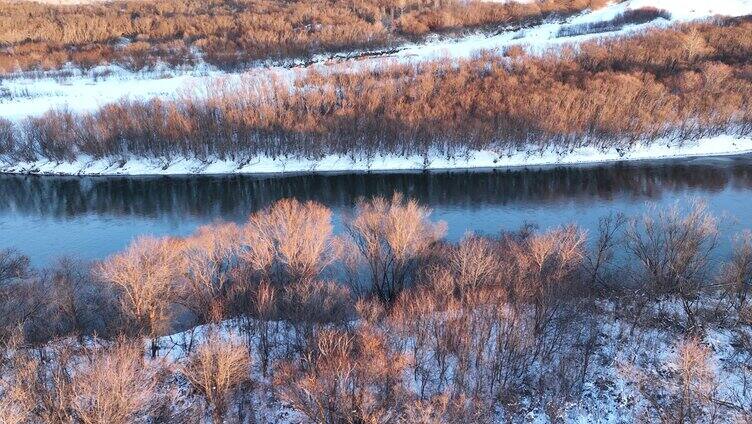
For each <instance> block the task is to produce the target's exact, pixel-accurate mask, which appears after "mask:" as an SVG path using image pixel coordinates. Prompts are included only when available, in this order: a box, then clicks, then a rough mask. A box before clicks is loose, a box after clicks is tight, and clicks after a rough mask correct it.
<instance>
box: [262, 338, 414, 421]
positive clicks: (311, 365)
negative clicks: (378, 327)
mask: <svg viewBox="0 0 752 424" xmlns="http://www.w3.org/2000/svg"><path fill="white" fill-rule="evenodd" d="M404 367H405V361H404V358H402V357H401V356H400V355H399V354H398V353H396V352H393V351H391V350H390V348H389V346H388V345H387V344H386V343H385V340H384V338H383V336H382V335H380V334H379V333H378V332H374V331H372V330H370V329H361V330H358V331H357V332H356V333H350V332H345V331H331V330H325V331H322V332H320V333H319V334H318V337H317V342H316V345H315V347H314V349H313V350H312V351H311V352H309V353H308V354H307V355H304V356H303V358H302V359H300V360H297V361H293V362H288V363H285V364H283V365H282V366H281V367H280V369H279V371H278V372H277V375H276V377H275V387H276V390H277V392H278V393H279V395H280V396H281V397H282V398H283V399H284V400H285V401H287V402H290V403H291V404H292V405H293V406H294V407H295V409H297V410H299V411H301V412H303V413H304V414H305V415H306V416H307V417H308V418H309V419H310V420H312V421H314V422H318V423H327V424H335V423H342V422H367V423H375V422H383V421H385V420H387V419H389V417H394V416H395V414H398V413H399V412H398V411H400V409H401V407H402V404H401V399H402V396H404V390H405V389H404V387H403V386H402V372H403V370H404Z"/></svg>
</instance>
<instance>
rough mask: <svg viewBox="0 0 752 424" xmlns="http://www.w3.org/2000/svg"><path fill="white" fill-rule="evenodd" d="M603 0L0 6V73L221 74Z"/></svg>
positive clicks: (515, 21) (536, 19) (183, 0)
mask: <svg viewBox="0 0 752 424" xmlns="http://www.w3.org/2000/svg"><path fill="white" fill-rule="evenodd" d="M605 3H606V2H605V1H604V0H538V1H536V2H529V3H516V2H513V3H504V4H500V3H487V2H481V1H471V2H459V1H455V0H430V1H429V0H409V1H389V0H387V1H382V0H345V1H339V0H337V1H334V0H297V1H280V0H242V1H229V0H210V1H203V0H180V1H174V0H157V1H147V2H144V1H117V2H112V3H110V2H108V3H107V4H87V5H75V6H55V5H44V4H38V3H32V2H11V3H3V4H0V47H3V46H4V48H3V49H2V50H0V75H2V73H10V72H14V71H17V70H48V69H57V68H60V67H61V66H62V65H64V64H66V63H73V64H74V65H75V66H78V67H81V68H91V67H93V66H96V65H102V64H108V63H109V64H119V65H122V66H125V67H126V68H129V69H132V70H139V69H142V68H145V67H151V66H153V65H155V64H156V63H157V62H160V61H161V62H165V63H168V64H170V65H173V66H174V65H185V64H187V65H190V64H191V63H193V62H195V61H196V60H197V59H199V57H200V58H201V59H204V60H205V61H207V62H209V63H211V64H213V65H217V66H220V67H223V68H232V67H237V66H240V65H243V64H246V63H248V62H250V61H254V60H269V59H272V60H276V59H284V58H307V57H310V56H311V55H313V54H316V53H321V52H336V51H351V50H354V49H361V48H377V47H384V46H389V45H392V44H394V43H396V42H398V41H400V40H405V39H414V38H416V37H421V36H424V35H426V34H428V33H445V32H449V31H462V30H469V29H480V28H484V27H489V26H495V27H498V26H522V25H531V24H536V23H540V22H542V21H543V20H544V19H547V18H550V17H552V16H554V15H558V16H568V15H571V14H573V13H576V12H579V11H582V10H584V9H588V8H595V7H600V6H602V5H604V4H605Z"/></svg>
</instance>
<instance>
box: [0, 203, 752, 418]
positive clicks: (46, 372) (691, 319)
mask: <svg viewBox="0 0 752 424" xmlns="http://www.w3.org/2000/svg"><path fill="white" fill-rule="evenodd" d="M718 225H719V224H718V222H717V220H716V218H715V217H714V216H713V215H712V214H710V213H709V212H708V211H707V209H706V208H705V207H704V206H703V205H702V204H700V203H698V204H697V205H695V206H694V207H691V208H689V209H686V210H684V209H679V208H678V207H677V208H674V209H669V210H661V211H651V212H648V213H647V214H646V215H645V216H644V217H643V216H635V217H624V216H617V215H614V216H608V217H604V218H603V219H602V220H601V222H600V225H599V230H598V231H596V232H595V233H593V234H591V235H586V234H585V233H584V232H583V231H581V230H580V229H578V228H577V227H575V226H566V227H560V228H554V229H549V230H546V231H539V230H536V229H535V228H534V227H530V226H526V227H524V228H521V229H519V230H515V231H505V232H502V233H500V234H497V235H488V236H476V235H467V236H466V237H465V238H464V239H463V240H462V241H460V242H456V243H454V242H448V241H446V240H444V238H443V234H444V231H445V229H446V228H445V226H444V225H443V224H442V223H440V222H434V221H432V220H431V219H430V210H428V209H426V208H424V207H422V206H420V205H419V204H417V203H416V202H414V201H411V200H406V199H404V198H402V197H401V196H399V195H395V196H394V197H392V198H373V199H364V200H362V201H361V202H360V203H358V205H357V207H356V208H355V209H354V211H353V213H352V214H349V215H348V216H346V217H344V221H343V226H344V229H345V230H344V232H343V233H341V234H338V235H337V234H334V232H333V224H332V216H331V212H330V211H329V210H328V209H327V208H325V207H323V206H321V205H320V204H317V203H314V202H306V203H301V202H298V201H296V200H292V199H287V200H282V201H279V202H277V203H275V204H273V205H271V206H270V207H268V208H266V209H264V210H261V211H259V212H256V213H254V214H253V215H252V216H251V217H250V218H249V219H248V221H247V222H246V223H244V224H242V225H235V224H226V223H216V224H212V225H209V226H205V227H202V228H200V229H199V230H198V231H197V232H196V233H195V234H194V235H191V236H189V237H185V238H177V237H170V238H162V239H157V238H150V237H145V238H141V239H138V240H136V241H134V242H133V244H131V245H130V246H129V247H128V248H127V249H126V250H124V251H122V252H120V253H117V254H115V255H113V256H111V257H109V258H107V259H104V260H101V261H98V262H96V263H93V264H84V263H80V262H77V261H75V260H72V259H62V260H61V261H60V262H59V263H58V264H57V265H55V266H53V267H51V268H50V269H47V270H44V271H36V270H33V269H32V268H31V267H30V266H29V261H28V259H27V258H25V257H24V256H23V255H22V254H20V253H19V252H15V251H12V250H6V251H2V252H0V323H1V324H2V325H0V342H1V343H0V359H1V360H0V410H2V411H3V412H4V416H3V419H4V421H3V422H4V423H8V424H10V423H69V422H76V423H105V422H106V423H115V424H121V423H122V424H125V423H132V422H213V423H220V422H259V421H257V420H258V419H262V420H263V419H266V420H267V421H263V422H273V421H274V420H276V419H281V418H280V417H276V418H275V417H273V416H266V417H265V415H266V414H273V412H270V411H271V410H270V409H265V408H268V406H269V403H271V404H275V405H278V407H279V405H286V406H284V408H288V413H290V411H294V413H295V414H297V415H295V416H296V417H299V418H297V419H299V420H301V421H303V422H317V423H332V424H335V423H384V422H397V423H426V424H429V423H440V422H442V423H443V422H448V423H468V422H473V423H475V422H478V423H483V422H501V421H503V422H516V421H519V422H523V421H525V418H524V417H526V416H527V417H529V415H527V413H528V412H530V411H537V413H540V414H542V415H543V416H546V417H548V419H549V420H551V421H557V420H559V419H563V418H564V417H565V415H564V414H565V413H566V410H567V409H568V408H571V407H572V405H576V404H578V403H579V402H580V401H584V400H585V399H584V398H583V396H586V393H592V391H593V390H594V389H593V387H594V386H593V384H595V385H596V386H597V387H600V388H601V389H602V390H603V391H604V392H605V393H608V391H609V390H610V389H609V388H612V387H613V386H614V385H615V384H617V383H616V381H617V380H619V379H620V380H619V381H623V382H624V383H623V384H626V385H630V387H631V390H633V392H634V397H633V398H631V400H630V402H632V403H631V406H629V407H628V410H629V411H630V413H631V414H633V415H632V416H629V417H627V416H625V417H623V418H624V419H626V420H627V421H630V420H635V421H636V422H663V423H686V422H716V421H714V420H715V419H717V417H726V418H729V419H730V417H736V418H737V419H739V420H740V421H738V422H748V421H745V420H749V419H750V416H752V415H750V414H752V392H750V389H749V387H748V385H746V384H740V385H738V386H735V385H732V386H731V387H727V386H724V384H732V383H733V382H735V381H739V379H745V380H744V381H746V379H748V378H749V377H750V375H749V368H748V366H747V365H746V364H748V361H749V358H750V356H749V355H750V354H751V353H752V344H750V340H752V339H751V338H750V333H749V323H750V310H751V309H750V308H751V305H750V297H749V289H750V287H751V285H752V236H750V234H749V233H744V234H741V235H739V236H738V237H737V238H735V240H734V249H733V252H732V254H731V255H730V256H729V257H719V254H718V249H717V246H718V244H719V236H718ZM197 325H200V327H195V326H197ZM169 334H172V335H171V336H168V335H169ZM711 335H712V336H711ZM721 335H723V337H725V338H727V339H729V340H732V341H730V342H729V343H731V346H733V348H731V349H734V353H733V354H731V355H727V354H725V353H724V350H720V351H719V350H715V349H716V348H714V347H713V346H716V347H717V346H718V345H717V341H716V342H714V343H716V344H715V345H713V344H711V343H710V341H711V340H718V338H719V337H720V336H721ZM722 354H723V355H725V356H723V358H724V362H723V363H722V364H721V365H716V364H715V362H714V361H715V360H716V359H714V358H717V357H718V355H722ZM604 369H610V370H613V372H614V374H604V371H603V370H604ZM731 389H736V390H737V391H732V390H731ZM599 402H603V405H602V406H603V407H604V408H605V407H606V400H604V399H601V400H599ZM272 409H273V408H272ZM714 417H716V418H714ZM209 420H211V421H209ZM721 421H725V422H728V421H726V420H725V419H723V420H721ZM717 422H720V421H717Z"/></svg>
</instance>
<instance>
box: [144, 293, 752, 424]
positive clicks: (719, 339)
mask: <svg viewBox="0 0 752 424" xmlns="http://www.w3.org/2000/svg"><path fill="white" fill-rule="evenodd" d="M699 305H700V306H699V307H698V310H699V311H703V310H705V311H711V310H713V309H714V308H718V307H720V306H722V308H721V309H720V310H723V311H725V312H727V316H726V317H725V319H722V320H721V321H720V322H708V323H707V326H706V327H705V328H704V336H703V337H702V341H701V343H702V345H704V346H706V347H707V348H708V349H709V354H710V355H709V358H708V363H707V364H708V366H709V370H710V372H709V373H708V375H706V378H707V381H703V382H702V383H703V384H706V385H707V386H708V390H709V391H710V395H711V399H712V402H708V403H709V405H708V406H707V407H706V408H711V407H714V408H718V410H716V411H714V413H715V414H720V416H725V417H726V419H721V420H720V421H707V420H705V419H704V418H707V417H709V416H712V413H713V412H710V411H707V410H706V411H704V413H705V414H706V416H705V417H703V418H700V419H698V420H696V421H687V422H698V423H704V422H748V421H743V420H741V418H743V417H744V416H745V415H744V413H745V412H748V408H749V406H748V405H749V401H750V396H751V395H752V391H750V389H749V384H748V381H749V378H750V368H749V366H748V361H749V353H748V351H746V350H745V347H744V345H743V343H740V341H742V340H744V339H745V337H749V335H750V334H749V329H748V327H746V326H745V325H744V324H740V323H738V321H737V318H736V317H735V316H734V314H735V313H734V312H733V310H731V308H730V306H729V305H726V304H724V303H716V301H715V299H703V301H701V302H700V303H699ZM588 313H589V314H593V316H592V317H591V319H593V321H594V322H597V325H596V327H595V329H594V330H593V333H594V334H595V343H594V345H593V351H592V352H591V358H590V360H589V363H590V365H589V366H588V368H587V370H586V372H585V373H584V375H583V376H582V378H583V381H582V383H583V384H582V391H581V392H580V393H579V394H578V396H577V398H575V399H571V400H569V401H567V402H565V403H564V404H563V405H562V408H561V410H560V411H559V412H558V414H557V415H558V417H557V418H558V419H556V420H553V419H551V417H550V416H548V414H547V411H546V410H545V409H544V408H542V407H541V406H540V405H538V403H542V401H541V399H543V398H544V397H545V396H546V395H547V394H546V393H545V389H541V388H540V387H534V386H535V385H531V386H530V391H529V392H527V393H525V394H523V395H522V396H521V397H520V398H517V399H516V402H515V406H514V408H513V409H512V410H509V411H506V410H504V408H503V407H499V408H498V409H497V413H498V416H497V417H496V418H495V419H494V420H493V422H510V423H540V424H545V423H552V422H561V423H581V424H584V423H636V422H661V421H657V420H653V419H650V418H651V415H652V414H654V413H655V412H656V411H661V410H662V412H664V413H670V411H672V409H671V406H670V405H669V403H670V402H671V400H672V399H671V398H670V396H672V393H673V395H676V394H677V393H679V392H680V391H681V390H682V385H681V383H682V381H681V377H680V370H679V369H678V368H679V363H678V355H679V348H680V344H681V342H682V340H683V339H684V337H685V335H684V334H683V332H682V330H681V324H680V323H682V322H684V321H685V318H684V317H683V312H682V309H681V306H680V305H679V303H678V301H674V300H665V301H655V302H653V303H651V304H650V305H648V307H647V308H646V310H645V311H644V312H642V317H641V318H640V319H636V320H633V319H632V317H630V315H629V313H627V314H624V313H623V311H621V310H619V308H618V307H617V306H616V305H615V304H613V303H612V302H609V301H603V302H598V307H597V308H596V310H592V311H588ZM352 324H353V325H356V326H357V325H358V324H357V322H354V323H352ZM274 325H275V326H277V328H278V330H277V331H276V332H275V338H276V341H275V342H274V343H273V345H275V346H277V349H279V350H283V346H285V345H286V343H289V340H290V339H291V338H292V337H293V335H294V330H293V329H292V328H291V327H290V326H289V324H288V323H285V322H284V321H279V322H275V323H274ZM242 328H243V324H242V323H240V322H237V321H234V320H228V321H224V322H222V323H221V324H219V325H216V324H213V325H204V326H199V327H195V328H192V329H190V330H188V331H184V332H181V333H177V334H173V335H170V336H164V337H162V338H160V339H159V341H158V344H159V346H160V348H161V350H160V356H162V357H165V358H168V359H169V360H170V361H175V362H180V361H182V360H184V358H186V357H187V356H188V355H190V352H189V351H188V350H187V347H188V346H193V347H195V346H197V345H199V344H200V343H202V341H203V340H205V339H206V338H207V337H208V334H210V333H213V334H219V335H221V337H222V338H224V339H226V340H233V341H235V342H237V343H238V344H240V343H243V341H244V340H246V337H247V334H245V333H243V329H242ZM383 330H385V331H389V327H388V326H386V328H385V329H383ZM252 337H255V336H252ZM399 337H400V336H397V338H399ZM406 345H408V346H409V343H406ZM146 349H147V350H148V342H147V345H146ZM405 355H406V356H407V357H408V359H409V360H410V363H413V362H412V361H415V360H416V358H414V357H412V356H411V355H413V352H412V351H411V350H410V349H409V348H408V349H406V351H405ZM281 356H282V353H281V352H279V353H277V354H275V353H274V352H272V357H281ZM260 362H261V361H260V360H259V359H258V358H256V357H255V356H254V361H253V363H254V364H259V363H260ZM547 367H548V368H547ZM541 368H542V369H538V366H533V367H531V368H530V369H529V374H530V375H529V376H528V377H531V378H533V379H534V380H536V378H535V376H536V374H537V373H539V372H543V373H545V372H553V370H554V369H556V367H555V365H553V364H545V365H541ZM545 370H548V371H545ZM414 376H415V374H413V373H412V372H410V371H408V372H407V374H406V376H405V382H406V385H407V387H410V383H411V382H413V381H412V378H413V377H414ZM251 377H252V379H253V380H254V381H255V382H256V383H257V384H256V385H255V386H254V387H255V388H256V389H255V390H256V393H254V394H253V396H252V397H253V401H252V402H253V404H254V408H255V409H256V411H257V415H260V416H261V421H260V422H263V423H306V422H309V421H308V420H306V419H305V416H304V415H303V414H302V413H301V412H300V411H296V410H295V409H293V408H292V407H291V405H289V404H286V403H285V402H282V401H281V400H280V399H279V397H278V396H277V395H276V394H275V393H274V388H273V387H272V384H271V382H270V381H269V378H268V377H263V376H262V375H261V373H260V370H259V369H258V366H257V365H256V366H254V367H253V369H252V371H251ZM536 381H537V380H536ZM415 383H416V386H415V387H414V388H413V389H414V390H415V391H416V392H417V391H418V388H417V387H418V386H417V382H415ZM541 390H543V392H541ZM659 391H660V392H663V397H664V398H662V399H661V398H660V397H659V400H658V401H657V402H658V403H656V404H653V403H652V402H656V400H655V399H653V400H648V396H655V395H656V394H658V393H657V392H659ZM553 395H554V396H556V394H553ZM652 418H657V417H652ZM663 422H665V421H663ZM669 422H670V421H669Z"/></svg>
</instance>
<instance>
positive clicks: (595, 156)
mask: <svg viewBox="0 0 752 424" xmlns="http://www.w3.org/2000/svg"><path fill="white" fill-rule="evenodd" d="M750 153H752V137H734V136H726V135H723V136H716V137H709V138H703V139H699V140H693V141H686V142H681V143H677V142H668V141H661V140H656V141H654V142H651V143H649V144H638V145H636V146H635V147H634V148H632V149H631V150H629V151H622V150H619V149H616V148H610V149H607V150H601V149H598V148H595V147H579V148H576V149H573V150H571V151H569V152H566V153H562V152H559V151H556V150H555V149H552V148H548V149H544V150H540V149H534V148H533V147H531V148H529V149H522V150H519V151H514V152H509V151H507V152H503V153H499V152H495V151H490V150H480V151H469V152H467V153H466V154H463V155H461V156H458V157H453V158H447V157H446V156H443V155H439V154H435V155H431V154H429V155H427V156H423V155H413V156H409V157H401V156H397V155H378V156H372V157H357V156H356V157H355V158H353V157H352V156H349V155H348V156H342V155H328V156H325V157H323V158H321V159H315V160H314V159H306V158H268V157H254V158H250V159H244V160H240V161H235V160H220V159H216V160H207V161H200V160H197V159H187V158H173V159H166V158H159V159H158V158H132V159H129V160H127V161H123V160H122V159H115V158H110V159H98V160H95V159H91V158H87V157H81V158H79V159H78V160H76V161H74V162H60V163H55V162H51V161H47V160H42V161H36V162H21V163H15V164H14V163H7V162H6V163H3V161H2V160H1V159H0V174H4V175H39V176H73V177H75V176H81V177H84V176H86V177H91V176H103V177H115V176H133V177H135V176H226V175H249V176H297V175H319V174H320V175H330V174H361V173H363V174H367V173H379V174H382V173H383V174H389V173H419V172H470V171H475V172H495V171H503V170H514V169H522V168H527V167H549V166H577V165H599V164H610V163H619V162H639V161H649V160H663V159H686V158H698V157H717V156H739V155H744V154H750Z"/></svg>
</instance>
